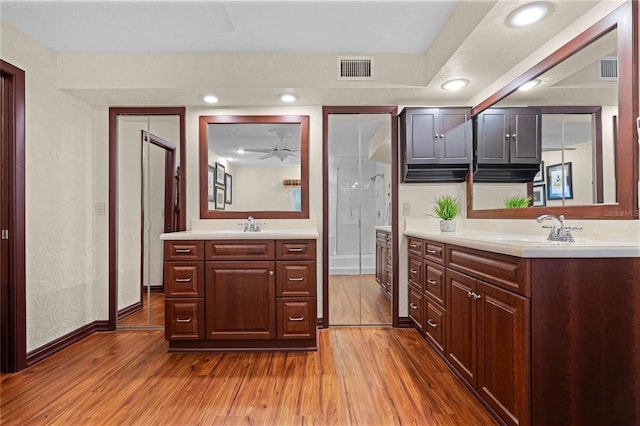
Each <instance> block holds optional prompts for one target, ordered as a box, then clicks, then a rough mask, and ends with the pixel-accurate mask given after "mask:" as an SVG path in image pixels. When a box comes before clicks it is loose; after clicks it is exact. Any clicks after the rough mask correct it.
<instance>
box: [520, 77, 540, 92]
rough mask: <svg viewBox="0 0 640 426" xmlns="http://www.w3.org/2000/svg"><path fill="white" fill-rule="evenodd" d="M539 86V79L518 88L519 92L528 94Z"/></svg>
mask: <svg viewBox="0 0 640 426" xmlns="http://www.w3.org/2000/svg"><path fill="white" fill-rule="evenodd" d="M538 84H540V80H538V79H537V78H536V79H535V80H529V81H527V82H526V83H524V84H523V85H522V86H520V87H518V90H521V91H523V92H526V91H527V90H531V89H533V88H534V87H536V86H537V85H538Z"/></svg>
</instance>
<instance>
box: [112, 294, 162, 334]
mask: <svg viewBox="0 0 640 426" xmlns="http://www.w3.org/2000/svg"><path fill="white" fill-rule="evenodd" d="M147 298H148V295H147V294H146V293H145V295H144V297H143V298H142V309H141V310H139V311H137V312H134V313H132V314H131V315H127V316H126V317H124V318H121V319H119V320H118V327H147V326H151V327H164V293H151V303H148V302H147ZM148 306H150V307H151V315H150V316H149V314H148V309H147V307H148Z"/></svg>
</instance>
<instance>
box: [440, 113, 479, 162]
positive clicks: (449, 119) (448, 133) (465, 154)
mask: <svg viewBox="0 0 640 426" xmlns="http://www.w3.org/2000/svg"><path fill="white" fill-rule="evenodd" d="M439 113H440V115H439V121H440V136H439V138H438V143H437V144H436V152H437V153H438V157H439V159H440V162H441V163H443V164H461V163H462V164H464V163H470V162H471V155H472V149H471V147H472V138H473V134H472V126H471V109H469V108H441V109H440V111H439Z"/></svg>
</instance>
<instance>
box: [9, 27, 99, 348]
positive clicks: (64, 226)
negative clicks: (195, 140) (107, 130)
mask: <svg viewBox="0 0 640 426" xmlns="http://www.w3.org/2000/svg"><path fill="white" fill-rule="evenodd" d="M0 40H2V45H1V47H2V49H1V52H2V59H3V60H5V61H7V62H9V63H11V64H12V65H15V66H17V67H19V68H21V69H23V70H24V71H25V72H26V88H25V89H26V118H25V119H26V159H25V163H26V164H25V167H26V176H25V180H26V188H25V191H26V294H27V306H26V312H27V351H32V350H33V349H36V348H38V347H40V346H42V345H44V344H46V343H48V342H51V341H52V340H55V339H56V338H58V337H60V336H63V335H65V334H67V333H69V332H72V331H74V330H76V329H78V328H80V327H82V326H84V325H86V324H87V323H90V322H92V321H94V320H95V319H97V318H96V315H95V313H94V309H93V308H94V300H93V298H94V295H95V292H94V289H95V288H96V287H98V286H100V285H101V284H104V283H105V282H106V281H103V280H101V279H100V278H99V277H98V276H97V275H96V271H97V268H96V263H97V259H96V257H95V254H96V252H95V249H96V244H97V240H96V233H95V232H94V231H95V229H96V227H99V226H105V225H106V216H101V217H96V216H95V215H94V201H95V195H94V189H95V187H94V182H95V175H94V173H93V170H94V167H93V166H94V163H95V161H96V158H95V148H96V146H95V144H94V110H93V108H91V107H89V106H87V105H86V104H84V103H83V102H81V101H79V100H77V99H76V98H74V97H72V96H70V95H68V94H66V93H64V92H61V91H60V90H57V59H56V54H55V53H54V52H52V51H50V50H48V49H46V48H45V47H43V46H41V45H39V44H38V43H35V42H34V41H33V40H31V39H30V38H29V37H27V36H25V35H24V34H23V33H21V32H19V31H17V30H16V29H15V28H14V27H12V26H10V25H8V24H6V23H2V27H1V29H0ZM103 294H104V298H103V299H102V302H103V303H107V297H106V295H107V293H106V291H105V292H104V293H103Z"/></svg>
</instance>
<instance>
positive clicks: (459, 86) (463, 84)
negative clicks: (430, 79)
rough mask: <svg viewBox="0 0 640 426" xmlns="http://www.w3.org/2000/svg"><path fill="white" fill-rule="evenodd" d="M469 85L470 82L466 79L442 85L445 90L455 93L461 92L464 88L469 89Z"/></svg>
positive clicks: (458, 79) (450, 81) (457, 79)
mask: <svg viewBox="0 0 640 426" xmlns="http://www.w3.org/2000/svg"><path fill="white" fill-rule="evenodd" d="M468 85H469V80H467V79H464V78H456V79H455V80H449V81H447V82H445V83H443V84H442V86H440V87H442V88H443V89H444V90H448V91H449V92H455V91H456V90H460V89H462V88H463V87H467V86H468Z"/></svg>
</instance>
